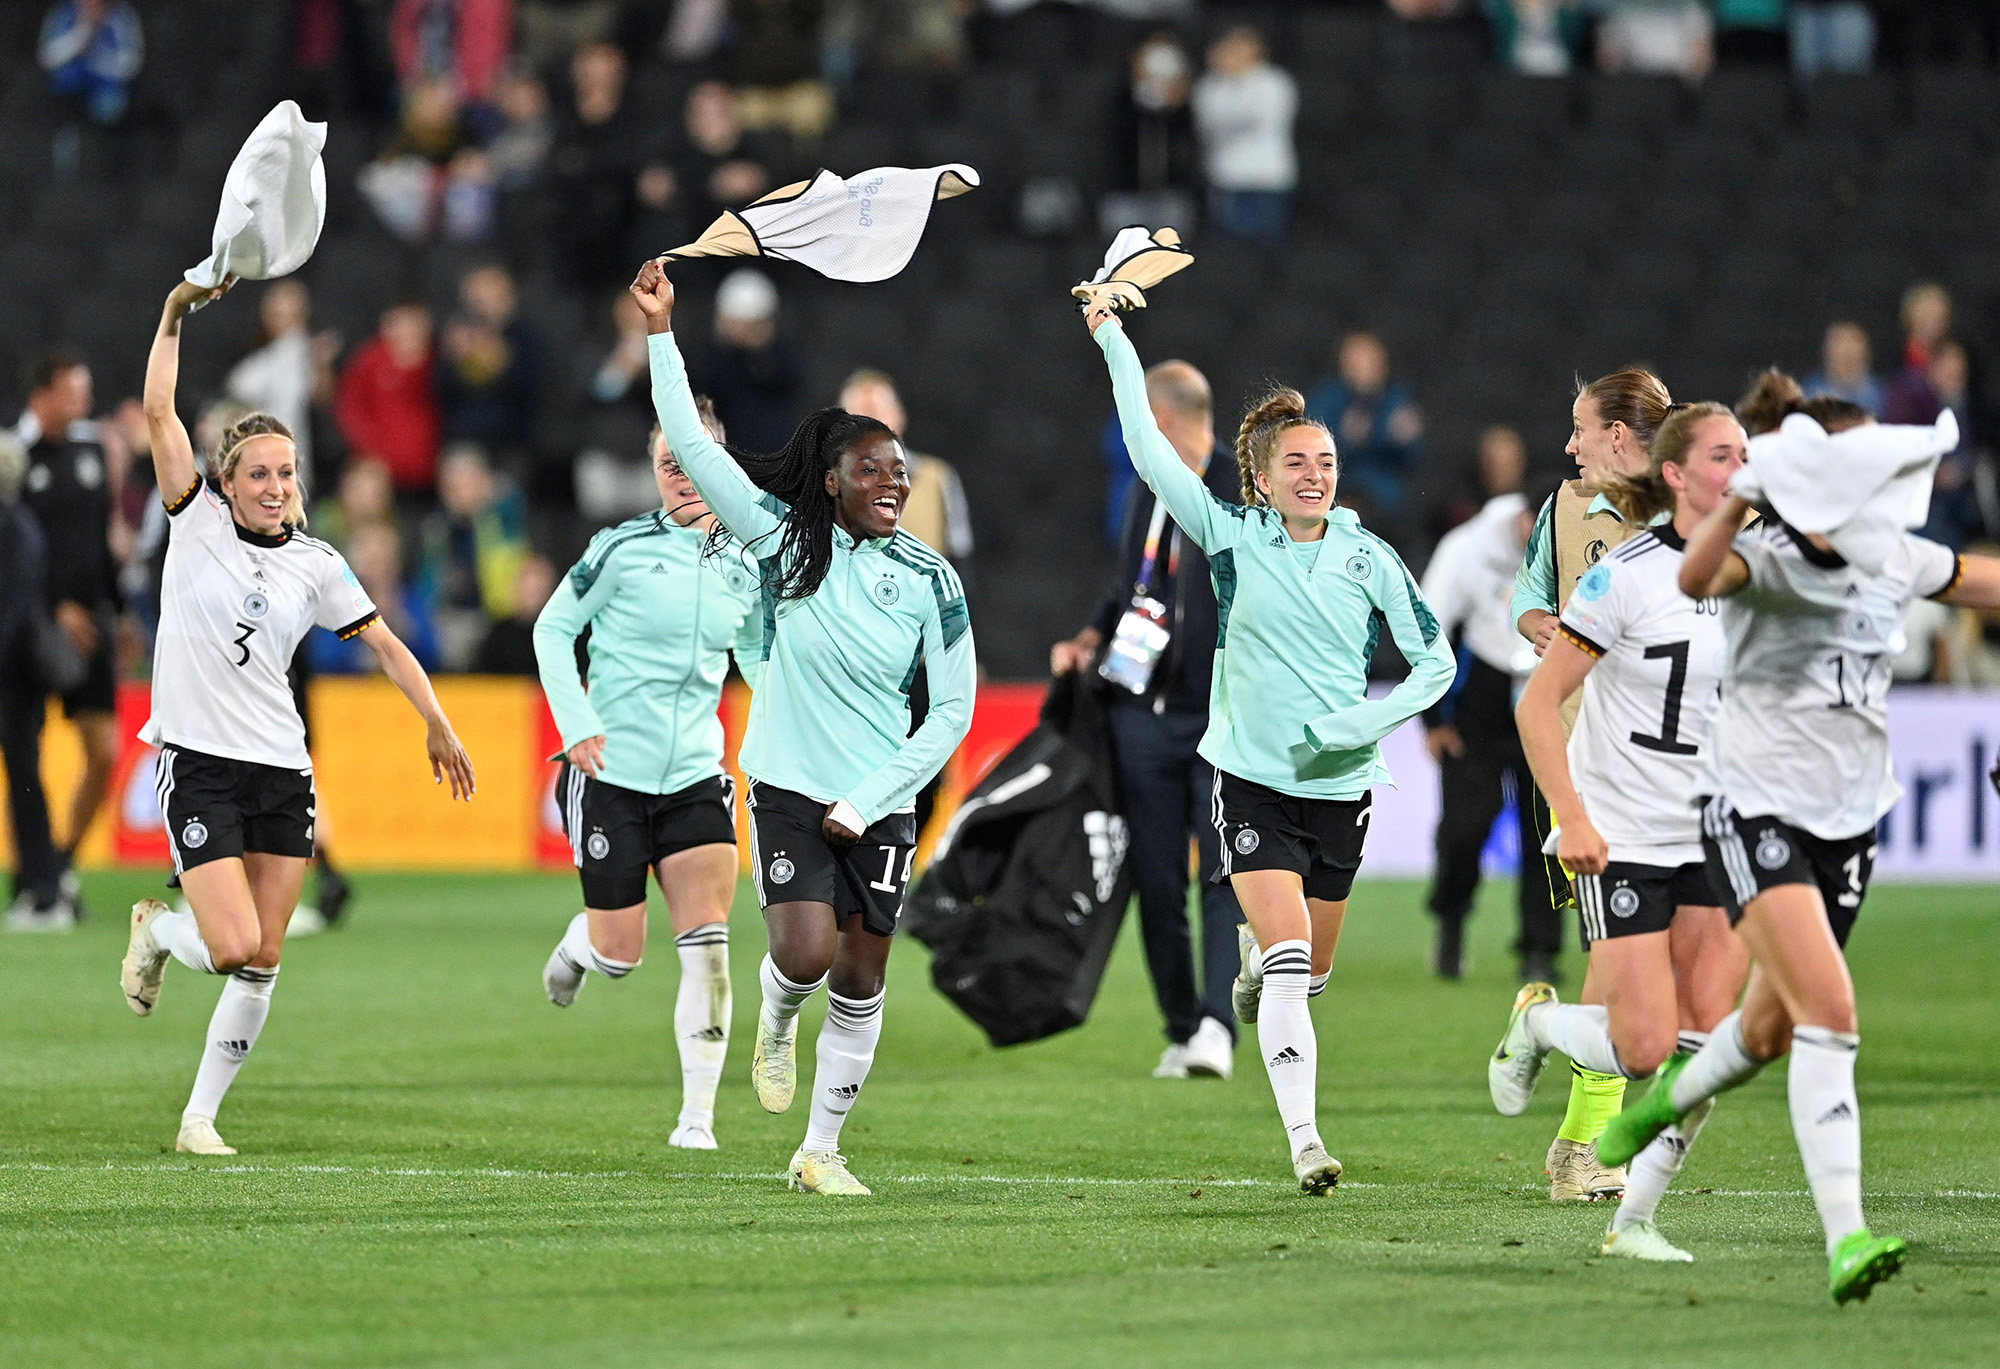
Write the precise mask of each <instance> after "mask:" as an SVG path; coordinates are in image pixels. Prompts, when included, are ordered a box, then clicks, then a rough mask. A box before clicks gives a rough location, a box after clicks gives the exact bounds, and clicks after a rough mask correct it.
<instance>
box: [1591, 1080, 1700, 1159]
mask: <svg viewBox="0 0 2000 1369" xmlns="http://www.w3.org/2000/svg"><path fill="white" fill-rule="evenodd" d="M1691 1059H1693V1057H1692V1056H1690V1055H1688V1054H1687V1053H1686V1052H1683V1051H1677V1052H1675V1053H1674V1054H1673V1055H1672V1056H1669V1057H1668V1059H1667V1063H1666V1064H1664V1065H1662V1066H1660V1072H1659V1073H1658V1074H1656V1075H1654V1076H1653V1087H1651V1088H1649V1089H1647V1090H1646V1093H1645V1096H1644V1097H1642V1098H1641V1099H1640V1100H1639V1101H1638V1102H1636V1103H1633V1104H1632V1105H1631V1106H1629V1107H1627V1108H1626V1109H1625V1111H1623V1112H1621V1113H1619V1114H1618V1115H1617V1116H1616V1117H1614V1118H1612V1119H1611V1125H1610V1126H1607V1127H1606V1128H1605V1129H1604V1134H1603V1135H1602V1136H1600V1137H1598V1138H1597V1158H1598V1159H1599V1160H1601V1161H1602V1162H1603V1163H1605V1164H1607V1165H1610V1166H1612V1167H1613V1168H1614V1169H1623V1168H1624V1167H1625V1166H1627V1165H1629V1164H1631V1163H1632V1157H1633V1156H1635V1155H1637V1154H1638V1153H1639V1152H1640V1151H1642V1150H1644V1149H1645V1148H1646V1147H1647V1146H1649V1145H1651V1144H1652V1143H1653V1138H1654V1137H1655V1136H1658V1135H1659V1134H1660V1133H1661V1132H1663V1131H1665V1130H1666V1129H1667V1128H1668V1127H1670V1126H1672V1125H1673V1124H1674V1123H1676V1122H1678V1121H1680V1120H1681V1119H1680V1114H1679V1113H1677V1112H1675V1111H1674V1080H1676V1079H1678V1078H1680V1075H1681V1071H1682V1070H1684V1069H1686V1068H1687V1063H1688V1061H1689V1060H1691Z"/></svg>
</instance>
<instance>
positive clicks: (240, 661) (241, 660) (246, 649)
mask: <svg viewBox="0 0 2000 1369" xmlns="http://www.w3.org/2000/svg"><path fill="white" fill-rule="evenodd" d="M236 626H238V627H240V628H242V629H243V635H242V636H241V637H238V638H237V639H236V641H235V643H234V645H235V646H236V648H237V649H238V650H240V651H241V652H242V653H243V654H242V655H241V656H238V657H237V658H236V666H237V669H239V670H240V669H242V668H243V667H244V666H246V665H249V664H250V639H251V637H253V636H255V635H256V632H257V629H256V628H255V627H254V626H252V625H251V624H249V623H238V624H237V625H236Z"/></svg>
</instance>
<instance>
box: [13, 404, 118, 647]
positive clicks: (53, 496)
mask: <svg viewBox="0 0 2000 1369" xmlns="http://www.w3.org/2000/svg"><path fill="white" fill-rule="evenodd" d="M21 503H22V505H23V506H24V507H25V508H26V509H27V510H28V512H30V513H32V514H34V516H35V521H36V523H37V524H38V525H39V526H40V527H41V529H42V531H43V535H44V537H45V538H46V539H47V547H48V550H47V559H46V560H45V561H44V563H43V564H44V565H45V566H46V567H47V573H46V585H47V593H48V597H49V603H50V604H51V605H54V604H59V603H62V602H63V601H64V600H69V601H72V602H74V603H78V604H81V605H82V606H83V607H85V608H87V609H91V610H93V611H94V610H97V609H104V608H112V607H115V606H116V605H117V603H118V563H117V561H116V560H115V559H114V558H113V557H112V555H111V482H110V475H109V471H108V470H107V468H106V466H105V461H104V448H103V446H102V445H101V444H100V443H99V442H98V441H97V425H96V424H94V423H77V424H74V425H72V426H71V428H70V430H69V431H68V432H67V433H64V434H62V435H60V436H53V437H52V436H50V435H49V434H47V433H44V434H43V435H42V436H41V437H40V438H38V439H37V440H36V441H35V443H34V445H33V446H31V447H29V448H28V473H27V479H26V480H25V482H24V483H23V485H22V488H21Z"/></svg>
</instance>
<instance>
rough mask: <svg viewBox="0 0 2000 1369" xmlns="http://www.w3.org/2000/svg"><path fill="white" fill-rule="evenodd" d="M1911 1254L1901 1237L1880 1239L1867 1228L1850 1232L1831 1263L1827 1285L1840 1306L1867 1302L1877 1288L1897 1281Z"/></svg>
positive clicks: (1828, 1267)
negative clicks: (1898, 1274)
mask: <svg viewBox="0 0 2000 1369" xmlns="http://www.w3.org/2000/svg"><path fill="white" fill-rule="evenodd" d="M1909 1253H1910V1247H1909V1243H1908V1242H1907V1241H1905V1240H1904V1239H1903V1238H1902V1237H1901V1236H1877V1235H1876V1234H1875V1233H1874V1232H1872V1231H1870V1230H1869V1229H1868V1228H1867V1227H1865V1226H1864V1227H1862V1228H1861V1229H1860V1230H1859V1231H1855V1232H1850V1233H1849V1234H1848V1236H1847V1238H1846V1239H1845V1240H1843V1241H1842V1242H1841V1243H1840V1244H1839V1245H1838V1246H1836V1247H1834V1251H1833V1258H1832V1259H1831V1260H1828V1261H1827V1273H1826V1282H1827V1286H1828V1288H1829V1289H1831V1291H1832V1293H1833V1300H1834V1301H1835V1302H1837V1303H1841V1304H1846V1303H1850V1302H1866V1301H1868V1295H1869V1294H1870V1293H1872V1292H1874V1291H1875V1285H1876V1284H1878V1283H1883V1282H1886V1281H1887V1280H1889V1279H1893V1278H1895V1277H1896V1271H1897V1270H1899V1269H1901V1268H1902V1267H1903V1261H1904V1259H1905V1258H1906V1257H1908V1255H1909Z"/></svg>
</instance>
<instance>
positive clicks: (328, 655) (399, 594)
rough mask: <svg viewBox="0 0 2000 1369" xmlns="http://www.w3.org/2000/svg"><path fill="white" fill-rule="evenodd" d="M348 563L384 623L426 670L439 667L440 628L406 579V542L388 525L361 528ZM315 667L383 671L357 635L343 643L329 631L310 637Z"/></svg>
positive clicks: (354, 672)
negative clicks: (404, 555) (437, 627)
mask: <svg viewBox="0 0 2000 1369" xmlns="http://www.w3.org/2000/svg"><path fill="white" fill-rule="evenodd" d="M347 565H348V568H349V569H350V570H352V571H353V572H354V578H355V579H357V580H359V581H360V582H361V588H363V589H365V590H367V591H368V597H369V598H370V599H371V600H373V601H374V604H375V607H376V608H378V609H380V610H381V611H382V621H383V622H384V623H386V624H387V625H388V627H389V630H390V631H391V632H394V633H395V634H396V635H397V636H398V637H400V638H402V639H403V645H404V646H406V647H408V648H409V649H410V653H411V654H412V655H414V656H415V657H416V658H417V661H418V663H419V664H421V665H422V666H423V668H424V669H425V670H433V671H434V670H436V669H437V668H438V639H437V629H436V626H435V624H434V623H433V622H432V620H431V614H430V610H429V609H428V608H426V607H425V605H424V600H423V596H422V595H420V594H418V593H417V591H416V590H415V589H414V588H412V587H411V586H410V585H409V584H408V583H406V582H405V581H404V579H403V544H402V543H401V542H400V541H398V540H397V538H396V534H395V532H394V531H393V530H392V529H390V528H389V527H387V526H386V525H384V524H380V523H372V524H369V525H368V526H367V527H363V528H357V529H356V530H355V532H354V536H353V539H352V541H350V542H349V544H348V548H347ZM307 640H308V642H309V644H310V648H311V653H312V668H313V670H314V672H315V673H318V674H324V675H365V674H367V673H368V672H370V671H372V670H376V669H379V668H380V667H379V666H377V664H376V661H375V653H374V652H372V651H370V650H369V649H368V647H367V644H366V643H364V642H363V641H362V640H361V639H360V638H359V637H355V638H353V639H352V640H350V641H345V642H343V641H341V640H340V638H338V637H336V636H334V635H333V634H332V633H331V632H327V631H324V630H320V631H315V632H314V633H312V634H311V636H310V637H309V638H308V639H307Z"/></svg>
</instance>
